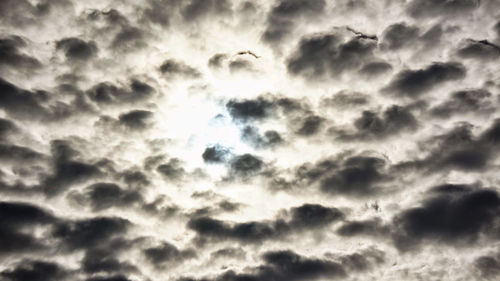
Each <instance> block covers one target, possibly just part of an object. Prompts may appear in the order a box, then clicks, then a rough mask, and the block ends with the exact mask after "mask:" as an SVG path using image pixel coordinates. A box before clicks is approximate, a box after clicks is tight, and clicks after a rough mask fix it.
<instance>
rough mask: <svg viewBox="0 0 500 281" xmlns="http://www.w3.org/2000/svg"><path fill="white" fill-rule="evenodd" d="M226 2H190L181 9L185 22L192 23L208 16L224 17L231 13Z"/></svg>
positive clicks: (193, 0)
mask: <svg viewBox="0 0 500 281" xmlns="http://www.w3.org/2000/svg"><path fill="white" fill-rule="evenodd" d="M231 6H232V5H231V2H229V1H227V0H190V1H189V3H187V5H185V6H184V7H183V9H182V12H181V13H182V16H183V17H184V20H186V21H193V20H197V19H199V18H202V17H205V16H208V15H224V14H229V13H231V12H232V7H231Z"/></svg>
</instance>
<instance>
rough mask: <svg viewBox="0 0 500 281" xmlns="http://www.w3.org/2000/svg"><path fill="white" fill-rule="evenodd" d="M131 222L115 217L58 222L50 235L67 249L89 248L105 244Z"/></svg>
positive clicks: (124, 229) (124, 232)
mask: <svg viewBox="0 0 500 281" xmlns="http://www.w3.org/2000/svg"><path fill="white" fill-rule="evenodd" d="M130 226H131V223H130V222H129V221H128V220H125V219H121V218H117V217H93V218H90V219H82V220H76V221H69V222H61V223H58V224H57V225H56V226H55V228H54V231H53V233H52V235H53V236H54V237H55V238H57V239H59V240H61V242H62V245H63V246H64V247H65V248H67V249H69V250H75V249H90V248H94V247H97V246H102V245H105V243H108V242H110V241H111V240H112V239H113V238H116V237H117V236H120V235H123V234H126V233H127V230H128V228H129V227H130Z"/></svg>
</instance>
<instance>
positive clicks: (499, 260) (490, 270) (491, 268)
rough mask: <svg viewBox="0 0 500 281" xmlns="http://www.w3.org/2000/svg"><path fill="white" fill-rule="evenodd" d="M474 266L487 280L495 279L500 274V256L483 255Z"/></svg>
mask: <svg viewBox="0 0 500 281" xmlns="http://www.w3.org/2000/svg"><path fill="white" fill-rule="evenodd" d="M474 267H475V268H476V269H477V270H478V271H479V275H480V276H481V277H482V278H484V279H485V280H495V279H496V278H498V276H500V257H498V256H497V257H495V256H481V257H478V258H477V259H476V260H475V261H474Z"/></svg>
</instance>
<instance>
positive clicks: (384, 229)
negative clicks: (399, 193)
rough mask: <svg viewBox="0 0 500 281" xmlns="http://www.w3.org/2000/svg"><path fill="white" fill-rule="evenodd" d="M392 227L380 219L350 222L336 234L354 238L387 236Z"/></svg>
mask: <svg viewBox="0 0 500 281" xmlns="http://www.w3.org/2000/svg"><path fill="white" fill-rule="evenodd" d="M390 231H391V229H390V226H389V225H386V224H384V223H383V222H382V221H381V220H380V219H379V218H374V219H368V220H361V221H348V222H346V223H344V224H342V225H341V226H340V227H339V228H338V229H337V230H336V233H337V234H338V235H340V236H344V237H353V236H368V237H374V236H382V237H383V236H387V235H389V234H390Z"/></svg>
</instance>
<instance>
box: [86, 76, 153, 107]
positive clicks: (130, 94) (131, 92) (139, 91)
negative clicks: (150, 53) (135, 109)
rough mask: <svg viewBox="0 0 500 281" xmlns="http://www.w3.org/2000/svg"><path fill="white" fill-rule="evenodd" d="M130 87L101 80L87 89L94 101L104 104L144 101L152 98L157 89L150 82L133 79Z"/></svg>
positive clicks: (89, 96)
mask: <svg viewBox="0 0 500 281" xmlns="http://www.w3.org/2000/svg"><path fill="white" fill-rule="evenodd" d="M129 86H130V88H122V87H119V86H116V85H114V84H112V83H109V82H101V83H99V84H97V85H95V86H93V87H91V88H90V89H88V90H87V91H86V95H87V96H88V98H89V99H90V100H92V101H93V102H95V103H97V104H99V105H100V106H102V105H111V104H124V103H133V102H139V101H144V100H147V99H149V98H151V97H152V96H153V94H154V92H155V89H154V88H153V87H152V86H150V85H149V84H147V83H145V82H143V81H140V80H137V79H132V80H131V81H130V84H129Z"/></svg>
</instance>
